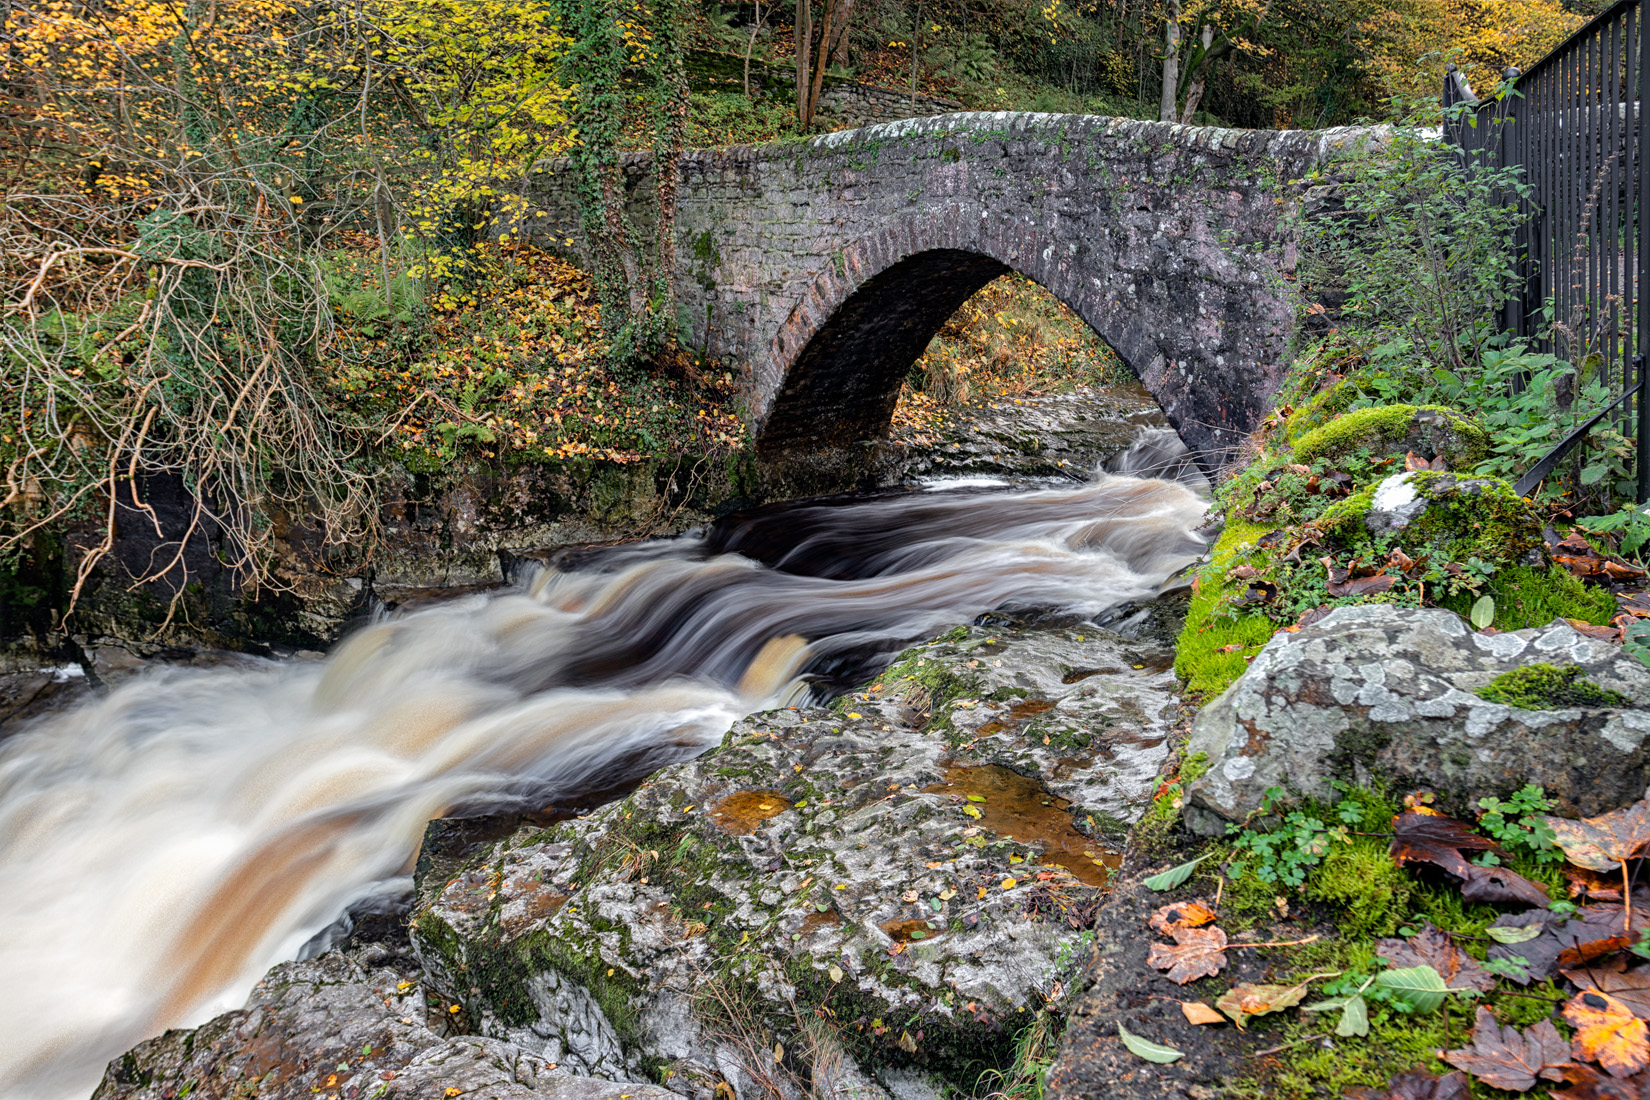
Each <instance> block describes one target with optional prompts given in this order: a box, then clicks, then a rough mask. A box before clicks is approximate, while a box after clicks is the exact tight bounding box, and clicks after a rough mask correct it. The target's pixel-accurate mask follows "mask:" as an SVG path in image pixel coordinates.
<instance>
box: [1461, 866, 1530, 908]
mask: <svg viewBox="0 0 1650 1100" xmlns="http://www.w3.org/2000/svg"><path fill="white" fill-rule="evenodd" d="M1461 896H1462V897H1463V898H1465V899H1466V900H1467V901H1481V902H1484V903H1485V904H1487V905H1535V906H1539V907H1540V908H1542V909H1545V908H1547V906H1549V905H1551V904H1552V898H1550V897H1548V895H1547V891H1545V890H1543V889H1542V888H1541V887H1540V886H1537V885H1536V884H1535V883H1533V882H1531V881H1530V880H1529V879H1527V878H1525V877H1524V876H1523V875H1521V874H1519V873H1518V872H1517V871H1512V870H1509V869H1507V868H1506V867H1480V866H1479V865H1478V864H1476V863H1469V864H1467V873H1466V874H1465V875H1462V876H1461Z"/></svg>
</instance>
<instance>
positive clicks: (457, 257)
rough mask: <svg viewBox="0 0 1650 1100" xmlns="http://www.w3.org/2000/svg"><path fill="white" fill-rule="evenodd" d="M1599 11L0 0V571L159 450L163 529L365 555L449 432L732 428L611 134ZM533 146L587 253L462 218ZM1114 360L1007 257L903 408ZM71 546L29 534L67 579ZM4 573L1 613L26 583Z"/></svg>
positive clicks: (629, 441) (1212, 89) (1282, 89)
mask: <svg viewBox="0 0 1650 1100" xmlns="http://www.w3.org/2000/svg"><path fill="white" fill-rule="evenodd" d="M1602 6H1603V3H1602V0H1386V2H1382V3H1369V2H1367V0H1216V2H1202V0H1101V2H1098V3H1084V2H1082V0H803V2H801V3H799V2H798V0H781V2H779V3H776V4H768V3H762V2H760V0H751V2H748V3H746V2H738V3H734V2H726V0H712V2H709V3H705V2H702V0H588V2H576V0H0V56H3V57H4V69H3V78H0V90H3V95H4V101H3V102H4V110H3V113H0V173H3V177H4V199H3V206H0V272H3V278H4V298H3V300H0V469H3V470H4V474H5V476H4V482H3V486H0V582H3V583H10V582H9V581H6V578H8V577H13V576H17V575H21V574H22V573H23V572H26V570H23V569H21V568H20V566H21V565H22V564H24V563H26V562H28V561H29V560H33V561H34V562H35V564H37V565H38V562H39V560H41V559H43V558H44V557H51V556H53V555H57V556H58V557H61V553H62V547H61V539H60V534H59V533H60V532H61V531H62V530H63V529H64V528H65V527H66V526H68V525H70V524H82V525H84V524H87V523H91V524H93V525H94V526H95V525H96V524H97V523H99V522H103V521H104V520H108V524H107V526H108V527H109V530H110V531H111V533H112V516H113V507H112V504H111V501H112V500H113V499H115V497H116V495H117V494H119V493H120V492H122V491H125V492H128V493H132V492H133V488H132V487H133V486H135V485H136V484H137V482H138V481H139V479H140V478H141V477H142V476H143V475H145V474H146V473H151V472H155V471H162V470H184V471H186V472H187V474H186V476H187V478H188V480H189V486H190V488H191V489H192V490H193V495H194V497H195V499H196V501H197V514H196V521H197V522H199V523H202V524H208V523H209V524H211V525H213V527H214V530H216V531H218V532H221V533H222V534H223V538H222V543H223V545H224V547H225V554H226V556H227V557H228V558H229V559H231V560H230V562H229V564H230V565H231V566H232V567H233V568H235V569H236V570H237V571H238V572H239V573H240V574H241V575H242V576H244V577H245V578H246V579H247V580H248V581H249V582H250V583H251V584H252V585H253V586H254V587H255V586H256V584H257V583H258V582H259V581H260V580H261V579H265V578H266V577H267V573H266V569H265V566H266V563H267V562H268V560H269V558H270V553H271V546H272V540H273V539H274V538H275V537H276V535H277V533H278V532H279V531H281V530H283V529H284V528H285V527H286V526H288V525H289V524H290V523H291V522H292V521H293V520H294V518H296V517H303V518H304V519H305V521H306V522H309V523H311V524H313V525H314V526H315V528H316V529H317V530H318V531H320V532H322V533H323V539H324V541H326V542H327V543H328V544H330V545H332V546H336V547H351V548H355V549H357V550H359V548H361V547H370V546H371V544H372V540H373V537H374V535H375V532H376V530H377V524H378V522H379V516H380V512H381V508H382V505H383V503H384V500H385V498H386V494H390V493H394V494H399V495H400V497H401V498H403V499H404V498H405V495H406V493H407V492H408V486H409V485H413V484H416V485H423V486H425V487H426V488H427V487H428V486H429V485H430V484H431V483H432V482H433V481H439V479H440V478H441V477H442V476H443V475H444V473H445V472H446V471H450V470H451V469H453V468H454V463H455V462H456V461H460V460H462V461H468V462H488V463H495V464H498V465H502V466H511V465H519V464H522V463H533V462H550V463H555V462H589V461H606V462H617V463H624V462H630V461H636V460H638V459H640V458H641V457H643V456H646V455H648V454H657V453H660V452H662V451H671V450H674V451H686V452H692V453H699V454H716V453H723V452H733V451H736V450H738V449H739V448H741V447H742V446H743V445H744V442H745V440H744V429H743V426H742V420H741V417H740V412H741V410H740V409H739V408H738V407H737V396H736V390H735V386H734V383H733V374H732V371H730V370H729V369H728V365H726V364H715V363H708V362H705V361H703V360H702V359H700V358H699V357H697V356H696V355H695V354H694V353H693V352H692V350H691V349H687V348H683V347H681V346H680V344H679V341H678V339H677V335H676V333H677V327H678V326H677V322H676V315H675V307H674V303H673V302H672V300H671V292H670V285H669V282H668V280H667V279H665V278H664V277H663V273H664V272H666V271H668V270H669V269H670V265H671V262H672V255H671V252H672V238H671V231H670V229H671V224H672V212H673V208H674V198H675V196H674V180H673V178H672V176H671V174H670V173H668V172H667V173H663V174H662V175H661V180H660V185H659V187H658V191H657V194H656V195H654V196H653V197H652V201H655V202H657V204H658V207H659V212H660V214H661V217H660V218H659V219H658V224H659V226H660V227H661V228H660V231H659V232H658V234H657V235H656V236H655V237H654V238H653V239H651V240H642V239H639V238H638V235H637V234H636V233H635V231H634V230H633V229H632V227H631V226H630V225H629V224H628V222H627V220H626V218H625V216H624V212H623V210H622V207H621V205H620V203H619V202H618V196H619V195H620V194H621V193H622V186H621V177H620V172H619V158H620V155H621V153H622V152H623V151H625V150H628V149H635V148H652V149H654V150H656V151H657V152H659V153H660V154H663V155H664V156H665V157H666V163H670V162H671V160H670V154H671V153H672V152H673V151H675V150H679V149H682V148H684V147H692V146H703V145H714V144H723V143H732V142H754V141H770V140H781V141H783V140H794V139H797V138H799V137H802V136H805V135H807V134H809V133H813V132H818V131H819V130H821V129H826V128H830V127H831V126H833V125H839V124H840V123H837V122H835V121H833V119H832V117H831V116H830V115H829V114H827V113H824V112H821V111H820V110H818V101H819V96H820V92H821V89H822V88H823V87H824V86H825V83H826V81H827V80H854V81H860V82H867V83H872V84H877V85H881V86H885V87H891V88H905V89H912V90H917V91H921V92H925V93H930V94H937V95H942V96H946V97H951V98H953V99H955V100H958V101H960V102H961V103H962V104H963V105H964V106H965V107H966V108H969V109H992V110H1000V109H1009V110H1039V111H1073V112H1091V113H1102V114H1113V115H1127V116H1134V117H1147V118H1157V117H1162V118H1173V119H1176V120H1187V121H1196V122H1199V123H1220V124H1224V125H1231V126H1239V127H1263V128H1264V127H1323V126H1332V125H1337V124H1342V123H1348V122H1351V121H1353V120H1356V119H1360V118H1384V117H1391V116H1392V114H1393V112H1394V111H1395V110H1398V109H1400V108H1395V107H1394V106H1393V104H1394V103H1396V102H1404V101H1403V100H1395V99H1394V98H1393V97H1411V98H1410V99H1409V100H1408V101H1407V102H1408V103H1409V104H1410V108H1412V107H1413V106H1414V104H1415V103H1426V102H1431V101H1434V100H1435V99H1436V93H1437V91H1438V89H1439V87H1440V83H1441V74H1442V70H1443V66H1444V64H1445V63H1446V60H1455V61H1457V62H1459V63H1460V64H1461V65H1462V66H1463V67H1464V68H1465V69H1466V71H1467V73H1468V75H1469V78H1470V79H1471V80H1472V81H1473V83H1474V85H1475V86H1477V87H1479V88H1480V89H1481V90H1486V89H1491V88H1493V87H1494V86H1495V85H1496V83H1497V81H1498V80H1499V77H1500V74H1501V73H1502V71H1503V70H1504V69H1505V67H1506V66H1508V65H1524V64H1528V63H1529V62H1530V61H1532V60H1533V59H1535V58H1537V57H1539V56H1541V54H1543V53H1544V52H1545V51H1546V50H1547V49H1548V48H1550V47H1551V46H1552V45H1553V44H1554V43H1556V42H1558V41H1559V40H1561V39H1562V38H1563V37H1564V36H1565V35H1566V34H1568V33H1569V32H1570V31H1572V30H1573V29H1574V28H1576V27H1577V26H1579V25H1580V24H1581V23H1582V22H1583V21H1584V20H1585V19H1586V17H1588V16H1589V15H1591V14H1594V13H1595V11H1596V9H1598V8H1599V7H1602ZM798 42H801V43H802V45H803V49H802V50H800V51H799V50H798V49H797V44H798ZM1410 108H1402V109H1405V110H1407V109H1410ZM558 154H567V155H570V156H571V157H572V158H573V161H574V164H575V167H576V170H577V172H578V175H579V179H580V181H581V184H582V187H583V194H584V201H585V218H586V230H587V233H588V235H589V238H590V240H591V241H592V243H593V245H594V247H593V249H592V256H593V259H592V262H591V265H590V266H591V270H589V271H580V270H577V269H575V268H573V267H570V266H569V265H567V264H565V263H563V262H561V261H559V260H555V259H553V258H551V257H549V256H546V255H543V254H540V253H536V252H533V251H532V250H530V249H527V248H524V247H521V246H519V245H518V244H516V243H515V242H511V241H510V240H508V238H506V239H504V240H502V241H498V240H495V239H494V238H495V236H496V234H495V233H494V232H493V227H494V224H495V222H496V220H497V219H498V218H499V216H500V214H501V213H507V212H508V211H509V209H510V204H511V203H512V202H513V201H518V200H515V199H513V198H512V195H511V193H510V191H509V189H508V187H507V184H508V181H511V180H514V179H517V178H519V177H520V176H521V175H522V174H523V173H524V172H525V171H526V170H527V169H528V167H529V166H530V165H531V164H532V163H533V162H534V161H536V160H537V159H539V158H541V157H545V156H550V155H558ZM1123 376H1124V372H1122V369H1121V367H1120V366H1119V364H1117V362H1116V361H1115V358H1114V357H1113V356H1112V355H1111V354H1110V352H1109V350H1108V349H1106V348H1105V346H1104V345H1103V344H1101V343H1100V341H1099V340H1098V339H1097V338H1096V337H1094V336H1093V335H1092V334H1091V333H1089V332H1088V331H1087V330H1086V329H1085V328H1084V327H1083V326H1082V325H1081V323H1080V322H1078V321H1076V319H1075V318H1074V317H1072V316H1071V315H1070V314H1069V313H1067V312H1066V311H1065V310H1064V309H1063V307H1061V306H1059V305H1058V303H1056V302H1054V301H1053V300H1052V299H1051V298H1049V297H1048V296H1047V295H1046V294H1044V293H1043V292H1042V291H1040V290H1039V289H1038V288H1036V287H1035V286H1034V285H1033V284H1030V283H1029V282H1026V281H1025V280H1023V279H1018V278H1017V277H1010V278H1005V279H1003V280H999V281H998V282H997V283H994V284H992V285H991V286H990V287H988V288H986V290H984V291H982V292H981V294H980V295H979V296H977V297H976V299H975V300H974V301H973V302H971V303H969V305H967V306H965V307H964V309H963V310H962V311H961V312H959V314H958V315H957V317H956V318H955V319H954V320H953V322H952V323H951V324H950V325H948V326H947V327H946V329H945V330H944V331H943V332H942V333H941V334H940V336H939V337H938V338H937V339H936V341H935V342H934V344H933V345H932V346H931V347H930V350H929V353H928V354H927V355H926V356H925V357H924V359H923V360H922V361H921V362H919V363H918V364H917V366H916V367H915V368H914V369H913V371H912V374H911V377H910V379H909V385H908V388H907V394H906V400H904V401H903V402H902V406H901V413H900V416H901V418H902V420H903V421H905V422H909V421H911V420H921V419H922V418H923V417H925V416H931V415H933V414H934V413H935V411H936V410H938V409H940V408H943V407H944V406H945V405H946V404H948V403H954V402H958V401H964V400H968V399H969V398H970V397H976V398H977V397H980V396H986V395H999V396H1000V395H1005V394H1009V393H1018V392H1022V391H1033V390H1039V389H1048V388H1053V387H1058V386H1069V385H1075V384H1081V383H1088V382H1095V381H1105V380H1111V379H1117V378H1120V377H1123ZM133 499H134V502H136V499H137V498H136V497H135V496H134V497H133ZM107 545H108V542H107V540H105V543H104V545H103V546H102V547H100V546H98V545H96V544H95V541H94V544H93V545H91V546H90V548H89V549H88V550H87V551H86V552H84V553H82V554H80V555H79V556H78V557H77V558H76V559H75V560H73V561H68V562H66V564H65V566H64V567H65V568H66V569H68V571H69V572H70V573H71V578H70V579H71V581H73V582H76V583H77V582H78V580H79V578H83V577H85V576H86V575H87V573H88V571H89V570H90V569H91V568H92V567H93V566H94V565H95V564H96V561H97V558H98V556H99V554H100V553H101V551H102V550H103V549H106V548H107ZM157 564H158V565H166V564H167V563H157ZM0 586H3V585H0ZM13 588H14V589H15V590H13V589H7V590H6V591H5V592H3V593H0V595H3V596H5V597H6V600H8V601H9V602H10V604H11V606H13V607H16V606H22V605H25V604H26V603H27V602H28V601H29V600H30V599H32V598H34V597H33V596H31V594H30V592H29V591H26V590H25V589H23V588H17V587H16V586H15V585H14V586H13ZM71 602H72V601H71Z"/></svg>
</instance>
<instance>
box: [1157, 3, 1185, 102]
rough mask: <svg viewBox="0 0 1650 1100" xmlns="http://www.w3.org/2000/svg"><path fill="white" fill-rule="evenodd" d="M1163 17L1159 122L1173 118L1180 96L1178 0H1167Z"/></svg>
mask: <svg viewBox="0 0 1650 1100" xmlns="http://www.w3.org/2000/svg"><path fill="white" fill-rule="evenodd" d="M1164 7H1165V8H1167V9H1168V10H1167V12H1166V13H1165V14H1164V17H1163V94H1162V96H1161V97H1160V98H1159V99H1158V105H1157V117H1158V120H1159V121H1161V122H1173V121H1174V120H1175V102H1176V101H1177V100H1178V99H1179V98H1180V0H1168V3H1167V4H1165V5H1164Z"/></svg>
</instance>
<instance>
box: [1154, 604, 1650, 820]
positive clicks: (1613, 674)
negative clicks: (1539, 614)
mask: <svg viewBox="0 0 1650 1100" xmlns="http://www.w3.org/2000/svg"><path fill="white" fill-rule="evenodd" d="M1531 664H1551V665H1555V666H1559V667H1567V666H1579V667H1580V668H1581V669H1582V671H1583V675H1584V676H1585V678H1586V679H1588V680H1590V681H1593V682H1594V683H1596V684H1598V685H1599V686H1600V687H1602V688H1604V689H1606V690H1609V691H1616V692H1619V693H1620V694H1621V695H1622V696H1625V697H1626V698H1627V699H1628V700H1630V701H1631V702H1630V704H1629V705H1627V706H1621V707H1590V708H1570V709H1564V710H1538V711H1537V710H1522V709H1518V708H1515V707H1510V706H1505V705H1502V704H1499V703H1491V702H1488V701H1487V700H1485V699H1482V698H1480V697H1479V696H1478V695H1477V694H1476V691H1477V689H1479V688H1482V687H1484V686H1486V685H1488V684H1489V683H1490V681H1491V680H1493V679H1495V677H1496V676H1498V675H1500V674H1501V673H1503V672H1507V671H1509V670H1511V669H1515V668H1519V667H1523V666H1526V665H1531ZM1647 738H1650V668H1647V667H1645V666H1644V665H1643V664H1641V663H1640V662H1638V661H1637V660H1635V659H1634V658H1632V657H1630V656H1627V655H1625V654H1624V653H1623V652H1622V650H1621V649H1620V647H1618V646H1615V645H1612V644H1610V643H1608V642H1603V641H1598V640H1595V639H1592V638H1588V637H1586V636H1584V635H1582V634H1581V633H1579V632H1578V631H1577V630H1576V629H1575V628H1574V627H1572V626H1570V625H1569V624H1568V623H1567V622H1564V621H1563V620H1555V621H1554V622H1552V623H1551V624H1549V625H1547V626H1544V627H1541V628H1539V629H1531V630H1519V631H1514V632H1510V633H1506V634H1489V633H1478V632H1475V631H1473V630H1472V629H1471V628H1470V627H1468V626H1467V625H1466V623H1464V622H1463V621H1462V620H1461V618H1460V617H1459V616H1458V615H1456V614H1454V613H1453V612H1450V611H1444V610H1441V609H1436V608H1424V609H1415V608H1400V607H1393V606H1391V605H1387V604H1370V605H1366V606H1357V607H1342V608H1337V609H1336V610H1335V611H1333V612H1331V613H1330V614H1329V615H1327V616H1325V617H1324V618H1323V619H1321V620H1319V621H1318V622H1316V623H1314V624H1312V625H1310V626H1305V627H1302V628H1301V629H1300V630H1299V631H1298V632H1297V633H1293V634H1291V633H1279V634H1278V635H1276V636H1275V637H1274V638H1273V639H1272V640H1271V642H1269V643H1268V644H1267V646H1266V648H1265V649H1263V650H1262V651H1261V652H1260V654H1259V655H1257V656H1256V657H1255V659H1254V661H1253V662H1252V663H1251V664H1250V666H1249V668H1248V670H1247V671H1245V672H1244V674H1243V675H1242V676H1240V677H1239V678H1238V679H1237V681H1236V682H1234V683H1233V684H1232V686H1231V687H1230V688H1228V689H1227V690H1226V691H1225V692H1224V693H1223V694H1221V696H1220V697H1219V698H1217V699H1216V700H1214V702H1212V703H1210V704H1209V705H1208V706H1206V707H1204V708H1203V710H1202V711H1201V712H1200V713H1199V714H1198V717H1197V720H1196V722H1195V723H1194V725H1193V727H1192V734H1191V738H1190V740H1189V741H1188V742H1187V745H1186V752H1187V753H1188V754H1195V753H1204V754H1206V756H1207V761H1208V772H1207V773H1206V774H1205V775H1203V776H1202V777H1201V778H1199V779H1197V780H1195V781H1194V782H1193V783H1192V784H1191V785H1190V787H1189V788H1188V790H1187V792H1186V804H1185V811H1184V819H1185V822H1186V824H1187V826H1188V827H1189V828H1191V829H1193V830H1194V831H1196V832H1199V833H1202V834H1204V835H1208V836H1218V835H1222V834H1224V832H1225V830H1226V826H1227V824H1228V823H1230V822H1240V821H1243V820H1244V819H1245V818H1246V817H1247V816H1248V815H1250V814H1251V813H1253V812H1254V811H1256V810H1257V809H1258V808H1259V807H1260V804H1261V799H1262V796H1263V795H1264V793H1265V792H1266V790H1267V789H1268V788H1270V787H1278V788H1281V789H1282V790H1283V791H1284V792H1285V793H1286V795H1287V796H1288V797H1291V798H1303V797H1304V798H1315V799H1322V800H1325V801H1329V800H1333V799H1334V798H1335V797H1336V792H1335V790H1334V788H1333V787H1332V786H1331V781H1332V780H1337V779H1339V780H1343V781H1347V782H1353V783H1360V784H1365V785H1368V784H1370V783H1371V782H1374V781H1376V780H1379V781H1381V782H1383V783H1386V784H1388V785H1389V786H1390V787H1391V788H1392V789H1394V790H1395V791H1398V792H1407V791H1412V790H1427V791H1432V792H1435V793H1436V794H1437V795H1438V805H1439V806H1440V808H1442V809H1444V810H1445V811H1446V812H1452V813H1456V814H1470V813H1472V812H1473V810H1475V808H1476V801H1477V799H1479V798H1481V797H1484V796H1489V795H1494V796H1498V797H1504V796H1506V795H1508V794H1510V793H1511V792H1513V791H1515V790H1517V789H1518V788H1519V787H1522V786H1523V785H1524V784H1526V783H1535V784H1539V785H1540V786H1542V787H1543V788H1545V790H1546V792H1547V795H1548V797H1550V798H1553V799H1555V800H1556V801H1557V803H1558V811H1559V812H1560V813H1563V814H1568V815H1577V814H1580V815H1588V816H1591V815H1595V814H1599V813H1603V812H1605V811H1608V810H1610V809H1614V808H1615V807H1618V806H1622V805H1626V804H1627V803H1630V802H1633V801H1635V800H1636V799H1638V798H1640V797H1642V796H1643V794H1644V791H1645V788H1646V787H1647V786H1650V746H1647V745H1646V740H1647Z"/></svg>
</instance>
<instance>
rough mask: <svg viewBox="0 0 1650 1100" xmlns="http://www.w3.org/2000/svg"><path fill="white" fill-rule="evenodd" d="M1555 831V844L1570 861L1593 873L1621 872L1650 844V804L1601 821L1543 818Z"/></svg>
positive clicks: (1625, 809) (1616, 812)
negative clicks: (1622, 866)
mask: <svg viewBox="0 0 1650 1100" xmlns="http://www.w3.org/2000/svg"><path fill="white" fill-rule="evenodd" d="M1543 820H1544V821H1546V823H1547V825H1548V826H1549V827H1550V828H1551V829H1552V830H1553V842H1554V843H1555V844H1557V845H1558V846H1559V847H1560V848H1561V849H1563V850H1564V854H1565V855H1566V856H1569V857H1570V862H1571V863H1574V864H1576V865H1577V866H1580V867H1586V868H1587V869H1588V870H1591V871H1619V870H1620V868H1621V865H1622V864H1623V863H1624V862H1625V861H1627V860H1629V859H1634V858H1636V857H1637V856H1638V855H1639V853H1641V852H1642V851H1643V850H1644V846H1645V845H1646V844H1650V801H1645V800H1640V801H1638V802H1635V803H1633V804H1632V805H1631V806H1623V807H1622V808H1621V809H1619V810H1611V811H1610V812H1609V813H1607V814H1601V815H1599V816H1598V817H1584V818H1582V819H1581V820H1580V821H1572V820H1570V819H1569V818H1567V817H1547V818H1543Z"/></svg>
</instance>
